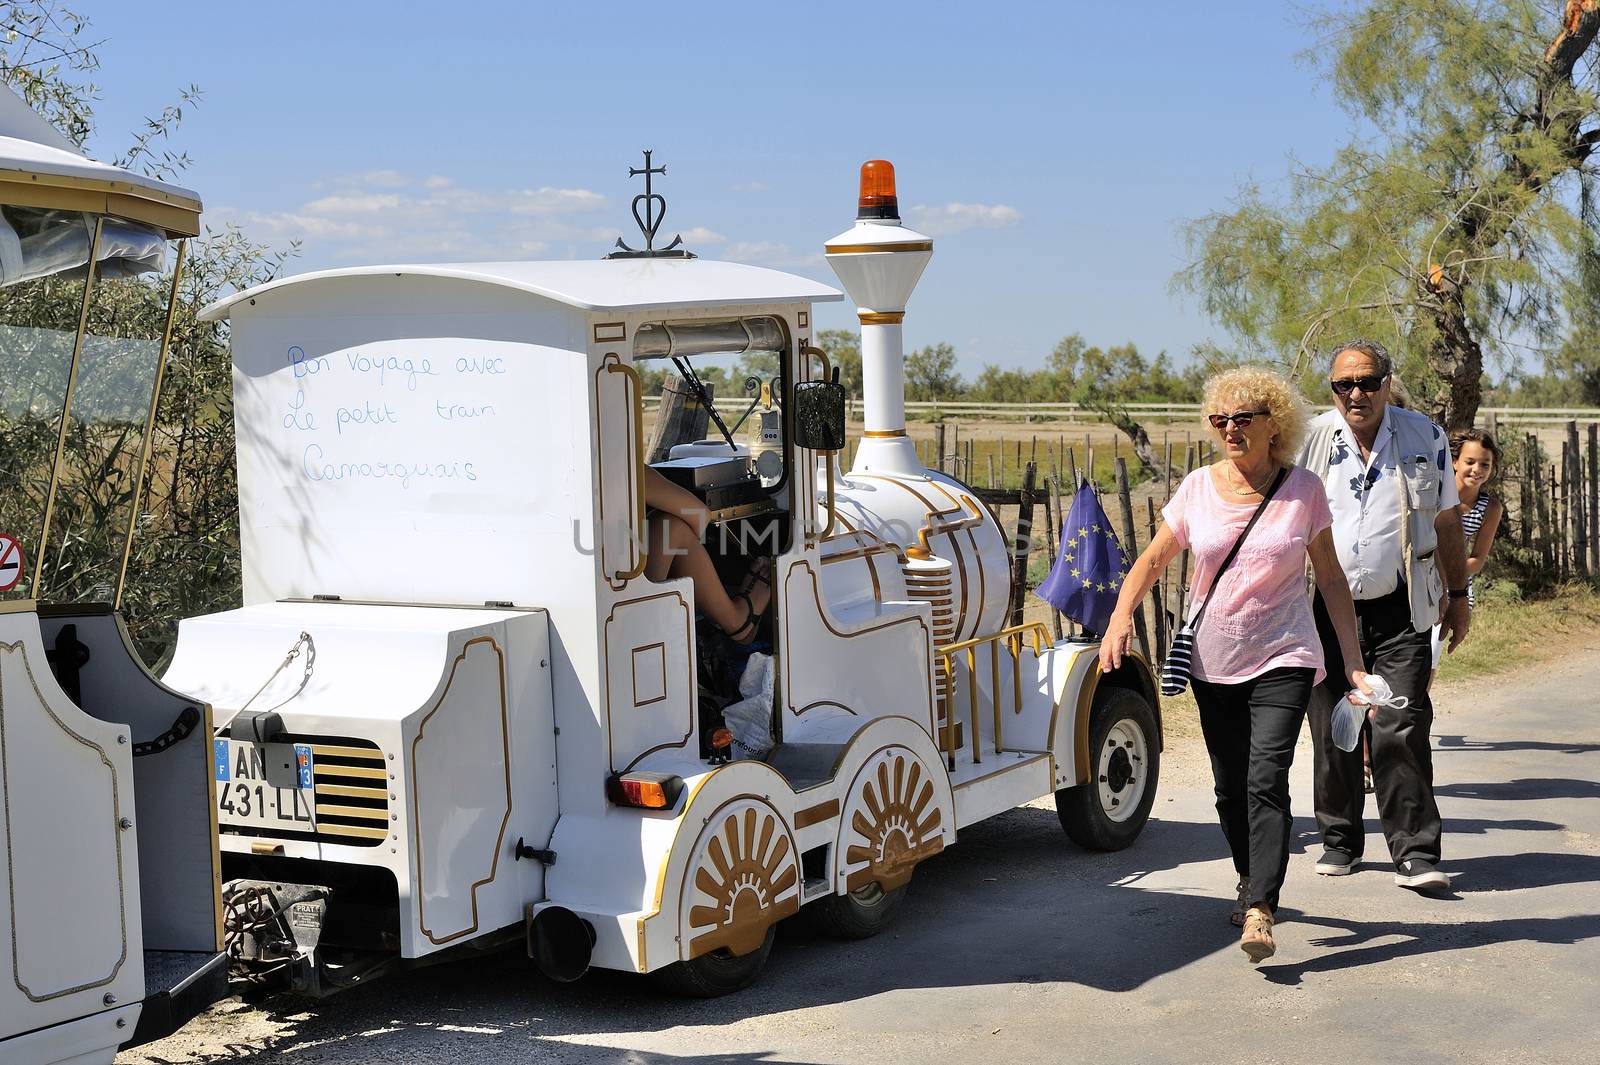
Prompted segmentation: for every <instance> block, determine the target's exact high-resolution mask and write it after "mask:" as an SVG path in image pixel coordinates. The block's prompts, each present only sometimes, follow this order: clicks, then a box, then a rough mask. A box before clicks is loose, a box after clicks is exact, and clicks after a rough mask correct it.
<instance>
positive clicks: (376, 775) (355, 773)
mask: <svg viewBox="0 0 1600 1065" xmlns="http://www.w3.org/2000/svg"><path fill="white" fill-rule="evenodd" d="M311 774H312V776H313V777H362V778H365V779H367V780H383V779H385V778H386V777H387V776H388V774H386V773H385V772H384V771H383V768H382V767H381V766H379V767H377V768H374V767H372V766H366V765H323V764H321V763H320V762H313V763H312V766H311Z"/></svg>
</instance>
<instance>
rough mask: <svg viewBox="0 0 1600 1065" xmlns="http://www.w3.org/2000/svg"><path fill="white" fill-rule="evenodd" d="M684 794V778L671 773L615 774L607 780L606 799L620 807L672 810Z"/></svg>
mask: <svg viewBox="0 0 1600 1065" xmlns="http://www.w3.org/2000/svg"><path fill="white" fill-rule="evenodd" d="M682 793H683V778H682V777H679V776H674V775H672V774H671V773H613V774H612V775H611V776H609V777H607V778H606V798H608V799H610V800H611V801H612V802H613V803H615V804H616V805H618V806H637V807H641V808H643V809H646V810H670V809H672V808H673V807H674V806H676V805H677V804H678V796H679V795H681V794H682Z"/></svg>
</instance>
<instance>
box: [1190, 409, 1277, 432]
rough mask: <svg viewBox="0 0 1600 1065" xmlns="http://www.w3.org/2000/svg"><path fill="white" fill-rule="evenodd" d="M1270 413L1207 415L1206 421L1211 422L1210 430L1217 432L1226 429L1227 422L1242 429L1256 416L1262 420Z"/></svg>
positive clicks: (1260, 411) (1254, 411) (1252, 412)
mask: <svg viewBox="0 0 1600 1065" xmlns="http://www.w3.org/2000/svg"><path fill="white" fill-rule="evenodd" d="M1271 413H1272V412H1271V411H1270V410H1242V411H1240V412H1239V413H1237V414H1208V415H1206V419H1207V420H1208V421H1210V422H1211V428H1213V429H1216V430H1219V431H1220V430H1223V429H1226V428H1227V427H1228V423H1229V422H1232V423H1233V424H1234V425H1237V426H1238V427H1239V428H1241V429H1243V428H1244V427H1245V426H1247V425H1249V424H1250V422H1251V421H1252V420H1253V419H1254V418H1255V416H1256V415H1258V414H1259V415H1261V416H1262V417H1263V418H1264V417H1266V416H1267V415H1269V414H1271Z"/></svg>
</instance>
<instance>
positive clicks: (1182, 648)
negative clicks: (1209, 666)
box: [1161, 468, 1289, 695]
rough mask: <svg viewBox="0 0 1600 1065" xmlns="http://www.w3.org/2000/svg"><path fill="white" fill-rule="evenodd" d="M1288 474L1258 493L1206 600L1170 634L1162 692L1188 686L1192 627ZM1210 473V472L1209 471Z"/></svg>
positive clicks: (1281, 473)
mask: <svg viewBox="0 0 1600 1065" xmlns="http://www.w3.org/2000/svg"><path fill="white" fill-rule="evenodd" d="M1288 475H1289V471H1288V469H1287V468H1285V469H1281V470H1279V471H1278V476H1277V477H1276V478H1274V479H1273V482H1272V487H1271V488H1268V489H1267V494H1266V495H1264V496H1262V497H1261V503H1260V504H1259V505H1258V506H1257V507H1256V509H1255V513H1254V514H1251V515H1250V521H1249V522H1248V523H1247V524H1246V525H1245V527H1244V531H1243V532H1241V533H1240V534H1239V538H1238V539H1237V540H1235V541H1234V542H1233V548H1232V549H1231V550H1230V551H1229V552H1228V557H1227V558H1225V559H1223V560H1222V565H1220V566H1218V567H1217V574H1216V576H1215V577H1212V578H1211V590H1210V591H1208V592H1207V593H1206V600H1205V602H1203V603H1201V604H1200V609H1199V610H1196V611H1195V612H1194V615H1193V616H1192V617H1191V618H1190V619H1189V620H1188V621H1187V622H1185V623H1184V625H1183V627H1182V628H1181V629H1179V630H1178V631H1177V633H1176V634H1175V635H1174V636H1173V637H1172V646H1171V647H1169V648H1167V660H1166V661H1165V662H1163V663H1162V665H1161V694H1162V695H1181V694H1183V690H1184V689H1185V688H1187V687H1188V686H1189V676H1190V673H1191V671H1192V670H1193V668H1194V631H1195V629H1197V628H1199V627H1200V619H1201V617H1203V616H1204V615H1205V612H1206V607H1208V606H1210V605H1211V595H1212V593H1213V592H1215V591H1216V590H1217V583H1218V582H1219V581H1221V580H1222V574H1223V572H1224V571H1226V570H1227V568H1228V567H1229V566H1230V565H1232V564H1233V560H1234V558H1235V557H1236V556H1237V555H1238V554H1239V548H1240V547H1241V546H1243V544H1244V538H1245V537H1246V536H1249V535H1250V530H1251V529H1253V528H1255V524H1256V519H1257V518H1259V517H1261V512H1262V511H1263V510H1265V509H1267V503H1268V502H1270V501H1271V499H1272V497H1273V496H1274V495H1276V494H1277V492H1278V486H1279V485H1281V484H1283V479H1284V478H1285V477H1287V476H1288ZM1208 476H1209V475H1208Z"/></svg>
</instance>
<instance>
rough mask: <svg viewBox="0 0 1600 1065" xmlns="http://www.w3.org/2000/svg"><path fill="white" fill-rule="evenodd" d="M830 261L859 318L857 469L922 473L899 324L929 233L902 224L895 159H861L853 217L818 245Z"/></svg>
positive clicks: (926, 254) (927, 252) (929, 245)
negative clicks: (862, 421) (861, 413)
mask: <svg viewBox="0 0 1600 1065" xmlns="http://www.w3.org/2000/svg"><path fill="white" fill-rule="evenodd" d="M823 251H824V252H826V254H827V258H828V264H829V265H830V266H832V267H833V272H834V273H835V274H837V275H838V276H839V281H840V283H841V284H843V285H844V290H845V292H847V293H849V295H850V298H851V299H852V300H854V301H855V304H856V314H857V316H858V317H860V319H861V379H862V380H861V387H862V393H863V401H864V406H865V408H866V431H865V432H864V433H863V434H862V438H861V446H860V447H859V448H857V449H856V459H855V467H854V470H853V472H857V473H869V472H871V473H904V474H921V473H922V472H923V466H922V463H921V462H920V461H919V460H918V458H917V450H916V448H915V447H913V446H912V444H911V438H910V437H908V436H907V435H906V385H905V351H904V347H903V344H902V341H901V334H900V326H901V323H902V322H903V321H904V320H905V316H906V301H907V300H909V299H910V298H911V290H912V289H914V288H916V287H917V281H918V280H920V279H921V277H922V271H923V268H924V267H926V266H927V265H928V260H929V259H931V258H933V240H932V239H931V238H929V237H925V236H923V235H922V234H921V233H917V232H915V231H913V230H910V229H907V228H905V227H904V226H903V225H901V224H900V207H899V204H898V202H897V200H896V198H895V187H894V166H893V165H892V164H891V163H889V162H888V161H887V160H884V159H872V160H869V161H867V162H866V163H863V164H862V165H861V199H860V204H859V210H858V212H857V214H856V224H855V226H854V227H852V228H851V229H849V230H847V231H846V232H844V233H841V234H839V235H838V236H837V237H834V238H833V239H832V240H830V241H828V242H827V244H826V245H824V246H823Z"/></svg>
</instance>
